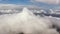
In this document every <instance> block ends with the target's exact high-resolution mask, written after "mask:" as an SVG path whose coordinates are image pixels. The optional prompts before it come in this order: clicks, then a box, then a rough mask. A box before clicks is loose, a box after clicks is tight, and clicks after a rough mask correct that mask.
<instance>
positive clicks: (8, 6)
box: [0, 4, 39, 9]
mask: <svg viewBox="0 0 60 34" xmlns="http://www.w3.org/2000/svg"><path fill="white" fill-rule="evenodd" d="M24 7H28V8H30V9H31V8H33V9H38V8H39V7H37V6H35V5H16V4H0V9H21V8H24Z"/></svg>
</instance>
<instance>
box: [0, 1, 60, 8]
mask: <svg viewBox="0 0 60 34" xmlns="http://www.w3.org/2000/svg"><path fill="white" fill-rule="evenodd" d="M0 4H19V5H36V6H39V7H49V8H52V7H58V6H60V0H0Z"/></svg>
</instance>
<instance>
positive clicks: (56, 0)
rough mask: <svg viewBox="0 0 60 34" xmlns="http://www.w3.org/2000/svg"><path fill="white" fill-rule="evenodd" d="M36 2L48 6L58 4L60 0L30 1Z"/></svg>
mask: <svg viewBox="0 0 60 34" xmlns="http://www.w3.org/2000/svg"><path fill="white" fill-rule="evenodd" d="M32 1H36V2H43V3H48V4H60V0H32Z"/></svg>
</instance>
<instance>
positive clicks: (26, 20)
mask: <svg viewBox="0 0 60 34" xmlns="http://www.w3.org/2000/svg"><path fill="white" fill-rule="evenodd" d="M20 33H24V34H59V33H58V32H57V31H56V30H55V29H53V28H52V23H51V21H50V20H49V19H46V18H43V17H40V18H39V17H37V16H35V15H34V14H33V13H32V12H30V11H29V10H28V9H27V8H24V9H23V11H22V12H21V13H18V14H13V15H6V16H4V15H3V16H0V34H20Z"/></svg>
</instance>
